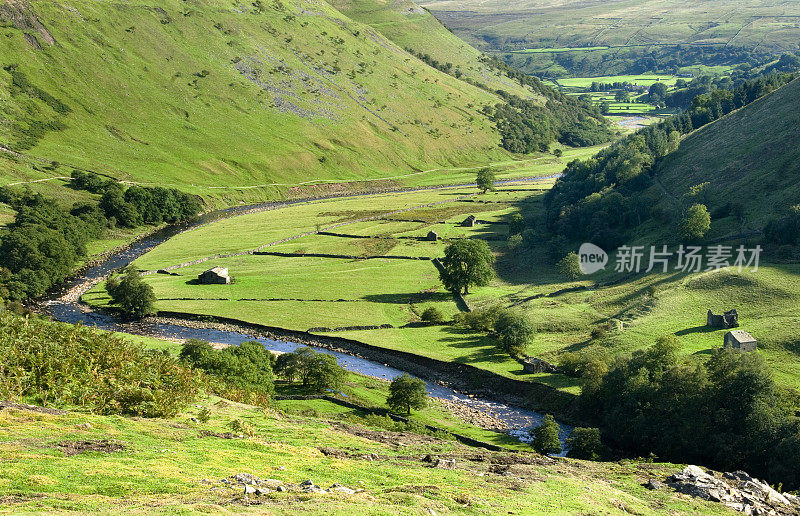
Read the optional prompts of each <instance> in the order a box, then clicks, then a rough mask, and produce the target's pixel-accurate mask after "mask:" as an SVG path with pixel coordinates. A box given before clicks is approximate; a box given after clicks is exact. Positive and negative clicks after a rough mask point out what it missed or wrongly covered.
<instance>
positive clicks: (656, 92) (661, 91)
mask: <svg viewBox="0 0 800 516" xmlns="http://www.w3.org/2000/svg"><path fill="white" fill-rule="evenodd" d="M667 89H668V88H667V85H666V84H664V83H663V82H654V83H653V84H652V85H651V86H650V90H649V91H648V94H649V97H650V102H651V103H653V104H658V103H659V102H661V101H662V100H664V98H666V96H667Z"/></svg>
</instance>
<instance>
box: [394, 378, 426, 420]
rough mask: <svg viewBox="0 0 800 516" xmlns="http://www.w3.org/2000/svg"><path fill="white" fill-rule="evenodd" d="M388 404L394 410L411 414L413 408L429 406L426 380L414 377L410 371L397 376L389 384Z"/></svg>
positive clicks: (418, 408)
mask: <svg viewBox="0 0 800 516" xmlns="http://www.w3.org/2000/svg"><path fill="white" fill-rule="evenodd" d="M386 404H387V405H388V406H389V408H390V409H391V410H392V411H395V412H402V413H405V414H411V409H416V410H420V409H424V408H425V407H427V406H428V393H427V391H426V390H425V382H424V381H422V380H420V379H419V378H412V377H411V376H410V375H409V374H408V373H403V374H402V375H400V376H398V377H396V378H395V379H394V380H392V383H391V385H389V397H388V398H386Z"/></svg>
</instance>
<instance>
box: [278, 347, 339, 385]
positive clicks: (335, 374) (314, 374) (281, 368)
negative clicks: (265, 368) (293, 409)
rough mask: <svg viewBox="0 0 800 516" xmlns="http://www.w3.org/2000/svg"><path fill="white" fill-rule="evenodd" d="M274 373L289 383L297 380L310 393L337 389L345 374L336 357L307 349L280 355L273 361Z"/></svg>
mask: <svg viewBox="0 0 800 516" xmlns="http://www.w3.org/2000/svg"><path fill="white" fill-rule="evenodd" d="M275 372H276V373H278V374H280V375H282V376H283V377H284V378H286V379H288V380H289V381H294V379H295V378H299V379H300V381H301V382H302V383H303V387H305V388H306V389H308V390H310V391H312V392H322V391H325V390H328V389H330V390H336V389H339V388H340V387H341V385H342V383H343V382H344V378H345V375H346V374H347V373H346V372H345V370H344V369H342V366H340V365H339V364H338V363H337V362H336V357H334V356H333V355H329V354H327V353H320V352H318V351H314V350H313V349H311V348H309V347H303V348H299V349H298V350H296V351H294V352H292V353H284V354H282V355H280V356H279V357H278V358H277V360H276V361H275Z"/></svg>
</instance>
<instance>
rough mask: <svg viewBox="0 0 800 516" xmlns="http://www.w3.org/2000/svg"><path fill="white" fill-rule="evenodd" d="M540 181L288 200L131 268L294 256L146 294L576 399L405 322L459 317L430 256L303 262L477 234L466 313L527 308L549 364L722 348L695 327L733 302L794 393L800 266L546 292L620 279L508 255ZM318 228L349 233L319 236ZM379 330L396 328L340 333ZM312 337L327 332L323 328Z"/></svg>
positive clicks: (459, 333)
mask: <svg viewBox="0 0 800 516" xmlns="http://www.w3.org/2000/svg"><path fill="white" fill-rule="evenodd" d="M549 181H552V180H547V181H542V182H540V183H532V184H524V185H503V186H501V187H500V188H498V190H497V191H496V192H492V193H489V194H487V195H478V196H475V195H474V193H475V190H474V189H473V188H467V187H462V188H446V189H439V190H432V191H420V192H409V193H401V194H387V195H381V196H370V197H362V198H351V199H338V200H331V201H319V202H312V203H305V204H300V205H295V206H291V207H288V208H285V209H281V210H276V211H268V212H263V213H257V214H252V215H247V216H243V217H237V218H233V219H228V220H225V221H221V222H217V223H214V224H212V225H209V226H206V227H203V228H200V229H197V230H194V231H190V232H188V233H184V234H182V235H179V236H177V237H175V238H174V239H172V240H170V241H168V242H167V243H165V244H163V245H161V246H159V247H158V248H156V249H155V250H153V251H152V252H150V253H149V254H147V255H145V256H143V257H142V258H140V259H139V260H138V261H137V262H135V264H136V266H137V267H139V268H140V269H142V270H155V269H159V268H163V267H168V266H171V265H176V264H180V263H182V262H186V261H190V260H194V259H197V258H201V257H211V256H215V255H220V254H228V253H237V252H242V251H249V250H253V249H256V248H259V247H262V246H265V245H266V244H271V245H268V246H267V247H263V249H262V250H263V251H266V252H280V253H289V254H290V256H288V257H285V256H272V255H252V254H246V255H243V256H232V257H228V258H215V259H210V260H208V261H205V262H203V263H200V264H196V265H191V266H186V267H182V268H179V269H177V270H176V271H175V272H177V273H178V274H179V275H178V276H170V275H163V274H153V275H150V276H147V277H146V281H147V282H148V283H149V284H151V285H152V286H153V287H154V289H155V291H156V294H157V296H158V298H159V301H158V308H159V309H161V310H171V311H182V312H191V313H197V314H205V315H217V316H224V317H230V318H234V319H240V320H244V321H248V322H254V323H261V324H266V325H273V326H279V327H284V328H289V329H295V330H302V331H305V330H309V329H311V328H330V329H339V330H338V331H335V332H331V333H330V334H332V335H338V336H342V337H348V338H353V339H356V340H360V341H362V342H367V343H369V344H374V345H378V346H382V347H386V348H391V349H399V350H404V351H413V352H414V353H417V354H419V355H423V356H428V357H431V358H436V359H441V360H447V361H455V362H464V363H470V364H473V365H476V366H478V367H482V368H485V369H487V370H490V371H493V372H495V373H498V374H501V375H504V376H508V377H510V378H517V379H528V380H533V381H537V382H541V383H545V384H548V385H551V386H554V387H557V388H560V389H564V390H566V391H568V392H572V393H577V392H578V384H577V381H576V380H575V379H572V378H569V377H565V376H563V375H553V374H537V375H528V374H524V373H523V372H522V370H521V366H520V365H519V364H518V363H517V362H515V361H514V360H512V359H511V358H509V357H508V356H507V355H504V354H502V353H499V352H497V350H496V348H495V346H494V342H493V340H492V339H491V338H488V337H486V336H484V335H482V334H478V333H474V332H471V331H468V330H464V329H459V328H454V327H451V326H432V327H423V328H414V327H403V326H405V325H406V324H407V323H410V322H414V321H417V320H419V315H420V314H421V313H422V311H423V310H424V309H425V308H427V307H429V306H435V307H437V308H439V309H440V310H441V311H442V312H443V313H444V314H445V315H447V316H452V315H454V314H455V313H456V312H457V310H458V309H457V307H456V304H455V303H454V301H453V299H452V298H451V297H450V295H449V294H448V293H447V292H446V291H445V290H444V289H443V288H442V286H441V283H440V282H439V280H438V274H437V272H436V270H435V268H434V267H433V265H432V264H431V263H430V262H429V261H427V260H395V259H388V258H375V259H351V258H346V257H339V258H337V257H312V256H304V255H305V254H308V253H325V254H333V255H348V256H350V255H354V256H360V257H362V258H363V257H367V256H372V255H376V256H381V255H387V254H389V255H401V256H408V257H428V258H432V257H435V256H441V255H442V253H443V249H444V246H445V245H446V243H447V240H448V239H451V238H461V237H464V236H471V237H477V238H481V237H483V238H487V239H489V243H490V245H491V246H492V248H493V249H494V250H495V252H496V253H497V255H498V260H499V261H498V266H497V269H498V277H497V278H496V279H495V280H494V281H493V282H492V284H491V285H490V286H487V287H478V288H475V289H473V291H472V293H471V294H470V296H468V302H469V303H470V305H472V306H473V307H480V306H484V305H490V304H495V303H499V304H501V305H504V306H515V307H516V308H517V309H519V310H522V311H525V312H526V313H528V314H529V316H530V317H531V319H532V320H533V321H534V323H535V324H536V326H537V327H538V333H537V336H536V338H535V339H534V342H533V344H532V345H531V346H530V348H529V350H528V351H529V353H530V354H532V355H534V356H539V357H542V358H545V359H547V360H549V361H552V362H556V363H557V362H558V361H559V359H560V356H561V355H562V354H563V353H565V352H568V351H576V350H580V349H582V348H584V347H586V346H589V345H593V344H597V345H601V346H604V347H607V348H609V349H610V350H611V351H612V352H613V353H625V352H629V351H631V350H634V349H640V348H643V347H647V346H649V345H650V344H652V343H653V342H654V340H655V339H656V338H657V337H658V336H660V335H665V334H675V335H677V336H678V338H679V341H680V342H681V344H682V346H683V350H684V355H686V356H687V357H688V356H696V357H702V356H704V355H705V354H707V353H708V352H709V351H710V350H711V349H714V348H716V347H719V346H720V345H721V343H722V334H723V333H724V332H723V331H721V330H720V331H707V330H705V329H704V328H702V326H703V325H704V323H705V313H706V310H708V309H713V310H714V311H715V312H719V311H722V310H728V309H730V308H737V309H738V310H739V312H740V315H741V320H742V323H743V328H744V329H747V330H750V331H752V332H753V334H754V335H755V336H756V337H757V338H758V339H759V342H760V347H761V351H760V352H761V353H763V354H764V355H765V357H766V358H767V360H768V361H769V362H770V364H771V365H772V367H773V369H774V370H775V372H776V375H777V376H778V379H779V381H780V382H781V383H782V384H784V385H790V386H794V387H800V382H798V380H797V378H800V377H798V376H797V373H798V372H800V362H798V360H797V359H796V354H797V353H798V351H799V350H798V349H797V345H796V339H795V338H794V337H793V335H796V333H797V332H798V331H800V318H798V317H797V315H796V314H794V312H793V307H795V306H797V303H798V302H799V301H800V299H798V297H797V294H796V292H797V291H800V289H798V287H800V285H797V284H796V283H797V279H796V278H797V274H798V272H800V270H798V269H797V268H796V267H794V266H789V265H765V264H762V267H761V269H759V271H758V272H757V273H752V274H751V273H748V272H746V271H744V272H742V273H738V272H736V271H735V270H726V271H722V272H706V273H701V274H692V275H688V276H687V275H656V274H651V275H647V276H644V277H642V278H640V279H636V280H634V281H626V282H624V283H622V284H620V285H618V286H615V287H606V288H601V289H597V290H588V291H583V292H574V293H565V294H560V295H555V296H548V294H550V293H553V292H556V291H560V290H562V289H564V288H569V287H575V286H580V285H587V286H590V285H592V284H593V283H594V281H595V280H600V281H609V280H613V279H615V278H618V275H617V274H615V273H614V272H613V271H609V272H607V273H601V274H600V275H599V276H598V277H597V278H595V277H594V276H593V277H591V278H585V279H581V280H580V281H578V282H570V281H567V280H565V278H563V277H562V276H560V275H559V274H558V273H557V272H556V270H555V266H554V263H555V262H556V261H557V258H556V259H553V258H550V257H548V251H547V248H546V246H545V245H544V244H537V243H533V244H532V247H531V248H530V249H529V250H512V249H509V248H508V247H507V244H506V242H505V238H506V236H507V232H508V229H507V226H506V224H504V223H505V222H507V221H508V218H509V217H510V215H511V214H513V213H522V214H523V215H524V217H525V218H526V220H527V221H528V223H529V224H530V225H533V227H535V224H536V221H537V220H539V217H541V215H542V206H541V195H542V189H546V188H547V185H548V182H549ZM537 189H538V190H539V191H535V190H537ZM468 214H475V215H476V216H477V217H478V218H479V219H481V220H483V221H485V222H486V223H484V224H480V225H478V226H475V227H473V228H464V227H461V226H460V225H459V222H460V221H461V220H463V218H464V217H466V215H468ZM729 229H730V228H729V227H728V226H727V225H726V223H725V221H719V222H715V224H714V227H713V228H712V236H715V235H718V236H722V235H724V234H726V232H728V231H729ZM319 230H323V231H326V230H327V231H333V232H336V233H339V234H342V235H344V236H329V235H318V234H316V231H319ZM430 230H433V231H435V232H437V234H438V236H439V237H440V240H437V241H436V242H426V241H421V240H418V239H419V238H420V237H423V236H425V235H426V234H427V232H428V231H430ZM348 235H350V237H349V236H348ZM352 236H368V237H370V238H353V237H352ZM643 243H645V242H643ZM212 265H220V266H225V267H228V268H229V269H230V271H231V274H232V275H233V276H234V278H235V282H234V283H233V284H232V285H194V284H193V283H194V281H193V279H194V278H196V276H197V274H199V273H200V272H202V271H204V270H206V269H207V268H209V267H211V266H212ZM589 280H591V281H589ZM708 285H712V287H709V286H708ZM84 300H85V301H87V302H89V303H91V304H97V305H104V304H106V303H107V302H108V297H107V295H106V293H105V291H104V290H103V288H102V285H100V286H98V287H96V288H95V289H94V290H93V291H91V292H89V293H88V294H86V295H85V296H84ZM612 318H615V319H620V320H622V321H623V323H624V325H625V330H624V331H622V332H612V333H610V334H608V335H605V336H604V337H602V338H600V339H594V340H593V339H592V337H591V336H590V334H591V332H592V330H593V329H594V328H596V327H597V326H598V325H600V324H603V323H604V322H605V321H608V320H609V319H612ZM381 324H391V325H392V326H394V327H393V328H388V329H380V330H360V329H348V328H349V327H353V326H368V325H381ZM315 331H319V332H321V333H325V334H327V333H328V332H327V331H326V330H324V329H318V330H315Z"/></svg>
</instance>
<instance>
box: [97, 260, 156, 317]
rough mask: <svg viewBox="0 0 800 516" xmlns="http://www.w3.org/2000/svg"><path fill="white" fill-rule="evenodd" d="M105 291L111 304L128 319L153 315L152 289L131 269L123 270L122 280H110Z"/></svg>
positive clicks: (154, 297)
mask: <svg viewBox="0 0 800 516" xmlns="http://www.w3.org/2000/svg"><path fill="white" fill-rule="evenodd" d="M106 290H107V291H108V295H109V296H111V303H112V304H115V305H119V307H120V309H121V310H122V313H123V314H125V315H126V316H128V317H133V318H141V317H145V316H147V315H151V314H154V313H155V303H156V295H155V294H154V293H153V287H151V286H150V285H148V284H147V283H145V282H144V281H142V278H141V276H139V273H138V272H136V270H135V269H134V268H133V267H127V268H126V269H124V270H123V274H122V279H119V278H110V279H109V280H108V281H107V282H106Z"/></svg>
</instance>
